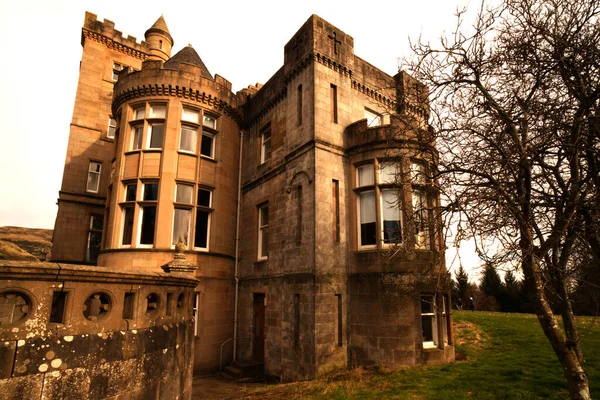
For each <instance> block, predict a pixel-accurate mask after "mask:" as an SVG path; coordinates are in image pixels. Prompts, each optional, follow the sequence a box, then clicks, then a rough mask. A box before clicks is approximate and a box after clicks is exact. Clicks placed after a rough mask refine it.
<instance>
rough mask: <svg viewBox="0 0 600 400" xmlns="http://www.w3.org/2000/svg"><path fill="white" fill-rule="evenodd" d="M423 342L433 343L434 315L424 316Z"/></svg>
mask: <svg viewBox="0 0 600 400" xmlns="http://www.w3.org/2000/svg"><path fill="white" fill-rule="evenodd" d="M421 318H422V320H421V322H422V324H423V342H433V315H423V316H422V317H421Z"/></svg>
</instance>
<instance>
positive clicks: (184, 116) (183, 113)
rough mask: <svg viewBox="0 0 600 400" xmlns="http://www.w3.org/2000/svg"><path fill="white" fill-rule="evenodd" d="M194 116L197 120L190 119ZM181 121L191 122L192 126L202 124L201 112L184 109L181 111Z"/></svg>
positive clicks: (188, 108)
mask: <svg viewBox="0 0 600 400" xmlns="http://www.w3.org/2000/svg"><path fill="white" fill-rule="evenodd" d="M191 115H193V116H195V118H190V116H191ZM181 120H182V121H184V122H191V123H192V124H196V125H199V124H200V110H197V109H195V108H190V107H183V108H182V110H181Z"/></svg>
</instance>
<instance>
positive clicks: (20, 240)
mask: <svg viewBox="0 0 600 400" xmlns="http://www.w3.org/2000/svg"><path fill="white" fill-rule="evenodd" d="M51 248H52V230H51V229H35V228H21V227H16V226H2V227H0V260H44V258H45V256H46V253H48V252H49V251H50V249H51Z"/></svg>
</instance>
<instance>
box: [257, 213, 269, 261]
mask: <svg viewBox="0 0 600 400" xmlns="http://www.w3.org/2000/svg"><path fill="white" fill-rule="evenodd" d="M264 210H266V214H267V223H266V224H263V223H262V220H263V213H264V212H265V211H264ZM268 229H269V203H266V204H263V205H261V206H259V207H258V251H257V255H258V256H257V259H258V261H263V260H267V259H268V258H269V243H268V241H269V234H268ZM265 236H266V239H267V242H266V244H265V245H264V247H265V253H266V254H263V241H264V240H265Z"/></svg>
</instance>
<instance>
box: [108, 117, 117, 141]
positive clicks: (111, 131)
mask: <svg viewBox="0 0 600 400" xmlns="http://www.w3.org/2000/svg"><path fill="white" fill-rule="evenodd" d="M116 131H117V120H115V119H114V118H112V117H111V118H109V119H108V129H107V131H106V136H107V137H109V138H114V137H115V132H116Z"/></svg>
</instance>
